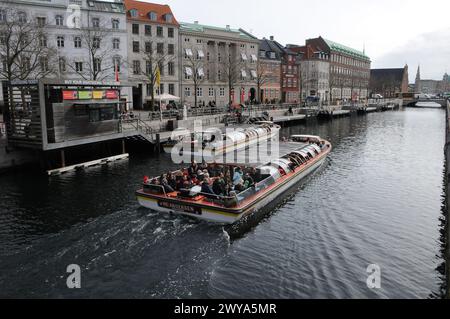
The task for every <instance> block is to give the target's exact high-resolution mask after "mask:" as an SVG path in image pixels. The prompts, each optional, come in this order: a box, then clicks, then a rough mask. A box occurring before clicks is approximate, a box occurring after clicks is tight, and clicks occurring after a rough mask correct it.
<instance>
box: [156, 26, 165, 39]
mask: <svg viewBox="0 0 450 319" xmlns="http://www.w3.org/2000/svg"><path fill="white" fill-rule="evenodd" d="M156 36H157V37H163V36H164V34H163V28H162V27H156Z"/></svg>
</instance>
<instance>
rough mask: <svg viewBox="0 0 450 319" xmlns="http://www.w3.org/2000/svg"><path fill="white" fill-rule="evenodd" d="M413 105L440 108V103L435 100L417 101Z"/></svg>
mask: <svg viewBox="0 0 450 319" xmlns="http://www.w3.org/2000/svg"><path fill="white" fill-rule="evenodd" d="M415 107H418V108H424V109H440V108H442V105H440V104H439V103H436V102H417V103H416V105H415Z"/></svg>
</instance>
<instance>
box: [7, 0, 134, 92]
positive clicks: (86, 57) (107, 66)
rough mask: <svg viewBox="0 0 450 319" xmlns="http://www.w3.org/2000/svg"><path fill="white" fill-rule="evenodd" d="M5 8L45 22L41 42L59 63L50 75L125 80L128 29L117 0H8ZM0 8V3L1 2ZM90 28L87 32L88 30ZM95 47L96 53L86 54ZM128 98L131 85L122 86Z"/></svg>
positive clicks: (122, 10)
mask: <svg viewBox="0 0 450 319" xmlns="http://www.w3.org/2000/svg"><path fill="white" fill-rule="evenodd" d="M7 5H8V10H10V9H12V10H14V11H15V12H17V13H20V14H22V15H23V16H24V17H25V18H26V20H27V21H31V20H33V21H37V22H38V23H39V24H43V25H45V29H46V37H45V38H44V39H43V43H44V44H45V45H47V46H50V47H53V48H55V49H56V52H57V57H56V59H55V60H56V61H58V62H57V63H58V66H57V67H55V71H56V72H55V73H54V74H51V75H50V77H56V78H61V79H80V80H81V79H83V80H96V81H107V80H109V81H110V80H115V77H116V76H115V72H116V66H117V71H118V74H119V80H120V81H127V80H128V72H127V68H126V67H125V65H126V64H125V63H126V60H127V50H128V44H127V28H126V15H125V8H124V4H123V2H122V1H120V0H116V1H115V2H113V1H94V0H45V1H42V0H8V4H7ZM0 7H1V4H0ZM87 30H89V31H87ZM92 46H95V48H96V49H95V53H94V54H89V52H90V51H91V52H92V50H90V48H91V47H92ZM122 94H123V97H127V98H128V99H129V100H131V98H132V96H131V88H130V89H123V92H122Z"/></svg>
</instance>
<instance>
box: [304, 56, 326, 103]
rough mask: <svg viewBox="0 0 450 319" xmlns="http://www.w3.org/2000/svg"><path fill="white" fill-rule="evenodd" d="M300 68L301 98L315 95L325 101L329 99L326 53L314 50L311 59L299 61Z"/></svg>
mask: <svg viewBox="0 0 450 319" xmlns="http://www.w3.org/2000/svg"><path fill="white" fill-rule="evenodd" d="M300 68H301V77H300V80H301V94H302V100H306V99H307V98H309V97H315V98H318V99H319V100H320V101H321V102H327V101H328V100H329V99H330V94H329V93H330V62H329V60H328V59H327V57H326V54H325V53H323V52H316V53H315V54H314V56H313V57H312V58H311V59H308V60H303V61H301V63H300Z"/></svg>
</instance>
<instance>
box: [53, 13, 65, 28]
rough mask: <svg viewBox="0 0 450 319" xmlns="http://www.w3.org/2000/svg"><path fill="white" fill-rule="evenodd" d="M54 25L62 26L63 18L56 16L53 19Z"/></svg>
mask: <svg viewBox="0 0 450 319" xmlns="http://www.w3.org/2000/svg"><path fill="white" fill-rule="evenodd" d="M55 21H56V25H59V26H62V25H64V18H63V16H60V15H57V16H56V17H55Z"/></svg>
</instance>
